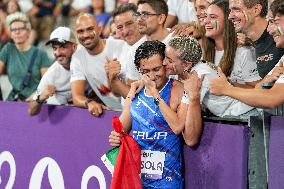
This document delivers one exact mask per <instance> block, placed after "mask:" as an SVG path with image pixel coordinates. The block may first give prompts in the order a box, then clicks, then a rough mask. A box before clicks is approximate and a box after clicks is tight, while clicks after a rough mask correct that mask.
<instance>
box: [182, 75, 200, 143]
mask: <svg viewBox="0 0 284 189" xmlns="http://www.w3.org/2000/svg"><path fill="white" fill-rule="evenodd" d="M202 80H203V78H199V77H198V75H197V74H196V72H192V74H191V75H190V76H189V79H188V80H186V81H185V84H184V89H185V91H186V92H187V94H188V98H189V104H188V109H187V114H186V119H185V127H184V131H183V138H184V141H185V143H186V144H187V145H188V146H194V145H195V144H197V143H198V141H199V138H200V135H201V132H202V117H201V105H200V89H201V86H202Z"/></svg>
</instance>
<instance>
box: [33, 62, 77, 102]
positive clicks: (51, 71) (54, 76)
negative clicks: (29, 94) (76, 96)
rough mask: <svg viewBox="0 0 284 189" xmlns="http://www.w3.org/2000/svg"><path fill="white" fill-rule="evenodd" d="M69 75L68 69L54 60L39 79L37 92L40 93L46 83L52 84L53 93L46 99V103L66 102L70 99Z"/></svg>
mask: <svg viewBox="0 0 284 189" xmlns="http://www.w3.org/2000/svg"><path fill="white" fill-rule="evenodd" d="M70 77H71V72H70V70H67V69H65V68H64V67H63V66H61V65H60V64H59V63H58V62H54V63H53V64H52V66H50V68H48V70H47V72H46V73H45V74H44V75H43V77H42V79H41V80H40V83H39V85H38V88H37V92H38V94H41V93H42V92H43V90H44V89H45V88H46V87H47V85H54V86H55V88H56V90H55V94H54V95H53V96H52V97H49V98H48V99H47V103H48V104H55V105H60V104H67V103H68V101H70V100H71V99H72V95H71V84H70Z"/></svg>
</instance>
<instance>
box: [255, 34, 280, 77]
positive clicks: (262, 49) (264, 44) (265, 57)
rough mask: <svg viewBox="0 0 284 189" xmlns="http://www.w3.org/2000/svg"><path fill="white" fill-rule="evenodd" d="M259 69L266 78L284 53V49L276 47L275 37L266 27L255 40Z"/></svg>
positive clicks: (261, 75) (260, 73)
mask: <svg viewBox="0 0 284 189" xmlns="http://www.w3.org/2000/svg"><path fill="white" fill-rule="evenodd" d="M255 54H256V64H257V70H258V73H259V75H260V77H262V78H264V76H266V75H267V74H268V73H269V72H270V70H272V69H273V68H274V66H275V65H276V64H277V63H278V61H279V60H280V58H281V57H282V56H283V55H284V49H282V48H276V45H275V42H274V40H273V37H272V36H271V35H269V33H268V32H267V30H266V29H265V30H264V32H263V34H262V35H261V37H260V38H259V39H258V40H257V41H255Z"/></svg>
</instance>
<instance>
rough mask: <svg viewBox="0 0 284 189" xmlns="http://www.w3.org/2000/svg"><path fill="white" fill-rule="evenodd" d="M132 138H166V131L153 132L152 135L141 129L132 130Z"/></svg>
mask: <svg viewBox="0 0 284 189" xmlns="http://www.w3.org/2000/svg"><path fill="white" fill-rule="evenodd" d="M132 133H133V135H132V136H133V138H134V139H137V140H138V139H140V140H160V139H163V140H165V139H167V136H168V133H167V132H154V135H151V133H150V132H143V131H133V132H132Z"/></svg>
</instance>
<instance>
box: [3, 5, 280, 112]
mask: <svg viewBox="0 0 284 189" xmlns="http://www.w3.org/2000/svg"><path fill="white" fill-rule="evenodd" d="M272 2H273V1H269V2H268V1H266V0H258V1H253V2H250V1H248V0H223V1H221V0H219V1H216V0H215V1H212V0H194V1H190V0H167V1H162V0H155V1H150V0H139V1H134V0H133V1H132V0H129V1H127V0H117V1H104V0H84V1H83V0H10V1H8V0H2V1H1V2H0V18H1V19H0V48H1V51H0V68H1V69H0V71H1V74H2V75H3V74H6V75H7V77H8V79H9V82H10V83H11V85H12V90H11V91H10V92H9V95H8V97H7V98H6V99H3V100H14V101H18V100H20V101H28V99H32V98H28V97H31V95H32V94H33V92H35V91H36V88H37V86H38V84H39V81H40V79H41V77H42V76H43V74H44V73H45V71H46V70H47V68H48V67H49V66H50V65H51V59H54V58H55V60H57V58H56V56H55V57H54V56H52V55H51V53H50V49H48V46H46V45H44V44H45V43H46V42H47V41H48V40H50V39H51V38H50V37H51V36H50V34H51V32H52V30H54V29H55V28H57V27H58V26H65V27H67V28H70V29H71V30H73V31H75V32H76V33H77V38H78V44H79V46H78V49H77V51H76V52H74V55H73V56H72V58H70V61H71V62H73V63H72V64H71V73H72V75H71V83H72V85H71V86H72V95H73V104H74V105H76V106H80V107H87V108H88V109H89V112H90V113H92V114H94V115H100V114H101V113H103V109H105V108H107V109H108V108H110V109H117V110H120V109H122V106H123V101H124V98H125V97H126V96H127V94H128V91H129V89H130V84H131V83H132V82H134V81H137V80H140V79H141V72H140V73H139V70H138V69H137V68H136V67H135V64H134V60H135V53H136V49H137V48H138V47H139V46H140V45H141V44H142V43H143V42H145V41H149V40H150V41H152V40H159V41H161V42H163V43H164V44H165V45H168V44H169V42H170V41H171V40H172V39H173V38H175V37H176V36H178V35H187V36H193V37H195V38H196V39H197V40H198V41H199V44H200V46H201V49H202V53H201V54H202V58H201V60H200V61H205V62H207V63H208V62H209V63H210V64H212V65H214V66H216V67H220V70H221V72H222V73H224V75H225V77H226V80H227V81H228V82H229V83H230V85H231V86H234V87H236V88H244V89H247V88H250V89H254V88H255V87H259V85H260V84H259V83H261V84H262V83H263V82H264V80H263V78H264V77H265V76H266V75H267V74H268V73H270V75H271V74H272V71H271V70H272V69H273V68H274V66H275V65H276V64H277V63H278V61H279V60H280V58H281V57H282V56H283V54H284V50H283V48H282V46H281V44H280V45H279V44H277V43H279V42H278V41H277V40H276V39H278V38H279V37H274V36H275V35H276V34H273V30H275V29H274V28H275V27H276V28H277V31H276V33H277V35H278V34H279V33H280V34H279V36H280V37H281V36H282V35H283V33H281V32H282V30H281V27H280V26H279V25H280V24H275V22H274V18H275V17H276V16H277V15H276V14H275V13H274V12H275V9H276V8H275V7H276V6H275V5H274V4H277V5H278V4H281V3H280V2H278V1H275V2H273V3H272ZM271 3H272V5H271V6H270V4H271ZM273 11H274V12H273ZM92 17H94V18H92ZM87 18H89V20H90V21H89V22H92V23H90V24H89V25H88V24H86V23H87V21H86V20H88V19H87ZM92 19H93V20H92ZM91 20H92V21H91ZM280 23H281V20H280ZM87 25H88V26H89V27H90V28H86V27H87ZM89 30H90V31H89ZM91 30H92V31H91ZM274 33H275V32H274ZM275 42H276V43H275ZM37 46H38V47H40V48H38V47H37ZM34 49H37V50H34ZM39 49H40V50H39ZM34 51H35V53H33V52H34ZM45 51H46V52H45ZM81 51H82V52H81ZM83 51H84V52H85V53H86V54H84V53H83ZM34 54H35V55H34ZM33 56H35V57H33ZM32 59H35V60H32ZM166 59H167V57H166ZM165 61H166V60H165ZM176 61H177V60H176ZM33 62H35V65H33V64H34V63H33ZM78 62H84V64H83V63H81V65H80V66H78V65H79V63H78ZM85 62H104V64H102V65H100V68H98V67H97V66H98V65H95V67H94V65H92V66H91V67H89V65H87V64H85ZM31 65H32V66H31ZM173 65H174V67H173V68H172V69H173V70H174V71H173V74H172V75H171V76H170V77H171V78H175V79H178V80H180V81H182V82H185V81H186V80H187V78H186V77H185V75H184V74H182V73H181V71H182V69H181V68H182V66H181V65H182V64H181V65H175V64H173ZM30 66H31V67H32V68H29V67H30ZM278 67H279V66H278ZM16 68H17V69H16ZM19 68H20V69H19ZM214 68H215V67H214ZM179 70H180V71H179ZM279 70H280V71H279ZM29 72H30V73H29ZM219 73H220V71H219ZM222 73H221V74H222ZM274 73H275V74H272V75H273V76H274V77H278V75H280V74H281V69H280V68H277V71H275V72H274ZM29 74H30V75H31V76H29V77H28V76H27V75H29ZM142 75H143V74H142ZM205 75H206V74H205ZM205 78H206V77H205ZM270 78H271V77H270ZM205 80H206V79H205ZM83 81H84V83H83V85H81V84H79V85H78V84H77V83H78V82H83ZM27 82H28V83H27ZM215 82H216V81H215V80H214V81H213V82H212V86H213V87H211V92H213V93H216V94H219V92H220V91H217V92H216V91H215V90H216V85H217V84H216V83H215ZM207 83H208V86H207V88H208V89H209V88H210V84H209V82H207ZM204 86H205V84H204ZM204 86H203V88H204ZM73 89H74V90H73ZM4 90H5V89H4ZM207 91H209V90H207ZM105 93H106V94H107V95H106V94H105ZM102 94H103V95H102ZM201 94H202V93H201ZM222 94H223V93H222ZM226 94H227V93H226ZM202 95H205V94H202ZM206 95H207V96H208V95H209V96H210V95H211V93H210V92H207V93H206ZM227 95H228V94H227ZM110 96H112V98H113V99H115V102H113V101H112V100H110V101H108V100H107V101H108V102H106V101H105V98H106V97H107V98H106V99H108V98H109V97H110ZM233 97H234V98H237V97H235V96H233ZM202 98H203V97H202ZM209 99H211V98H209ZM213 99H214V98H213ZM237 99H239V98H237ZM209 101H210V100H209ZM94 102H96V105H98V104H102V106H95V107H96V108H94V107H93V106H91V104H95V103H94ZM97 102H98V103H97ZM206 102H208V101H206ZM207 104H208V103H207ZM209 104H210V103H209ZM214 104H215V105H216V104H218V103H216V102H215V103H213V105H214ZM215 105H214V106H215ZM223 105H224V106H225V104H224V103H223V104H221V106H223ZM203 106H204V107H202V108H203V110H206V109H209V110H210V109H211V113H213V114H214V115H217V116H224V115H230V116H236V115H237V116H239V115H240V114H238V113H236V112H235V113H229V114H227V113H224V112H223V113H214V110H213V109H214V106H213V108H212V107H210V106H209V107H208V106H205V105H204V104H203ZM218 106H219V105H218ZM98 107H100V108H98ZM103 107H104V108H103ZM224 109H226V110H228V109H230V108H229V106H226V107H225V108H224ZM230 111H231V110H230ZM237 111H240V108H239V110H237ZM240 112H242V113H245V111H240Z"/></svg>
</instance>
